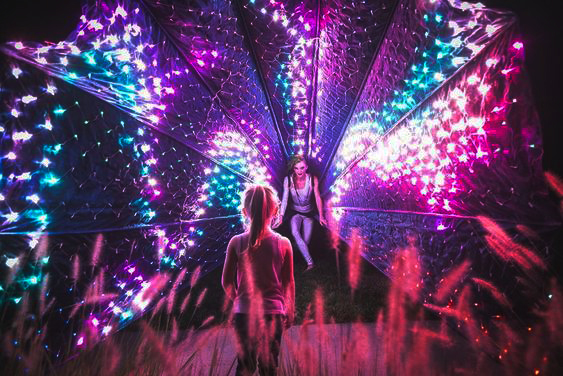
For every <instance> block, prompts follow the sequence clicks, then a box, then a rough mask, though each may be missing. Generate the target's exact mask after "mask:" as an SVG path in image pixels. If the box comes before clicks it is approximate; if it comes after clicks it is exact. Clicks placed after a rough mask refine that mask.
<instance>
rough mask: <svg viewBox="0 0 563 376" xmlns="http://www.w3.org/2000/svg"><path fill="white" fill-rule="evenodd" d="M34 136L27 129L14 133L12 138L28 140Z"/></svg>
mask: <svg viewBox="0 0 563 376" xmlns="http://www.w3.org/2000/svg"><path fill="white" fill-rule="evenodd" d="M32 136H33V135H32V134H31V133H28V132H27V131H23V132H14V134H13V135H12V140H14V141H27V140H29V139H30V138H31V137H32Z"/></svg>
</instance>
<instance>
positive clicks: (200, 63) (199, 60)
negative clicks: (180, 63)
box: [197, 59, 205, 67]
mask: <svg viewBox="0 0 563 376" xmlns="http://www.w3.org/2000/svg"><path fill="white" fill-rule="evenodd" d="M197 63H198V64H199V66H200V67H203V66H204V65H205V62H204V61H203V60H201V59H197Z"/></svg>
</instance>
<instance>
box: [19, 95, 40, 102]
mask: <svg viewBox="0 0 563 376" xmlns="http://www.w3.org/2000/svg"><path fill="white" fill-rule="evenodd" d="M36 100H37V97H34V96H33V95H26V96H25V97H23V98H22V102H23V103H25V104H28V103H31V102H34V101H36Z"/></svg>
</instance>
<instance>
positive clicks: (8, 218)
mask: <svg viewBox="0 0 563 376" xmlns="http://www.w3.org/2000/svg"><path fill="white" fill-rule="evenodd" d="M3 217H4V218H6V222H8V223H11V222H15V221H17V220H18V217H19V215H18V213H14V212H11V213H10V214H4V215H3Z"/></svg>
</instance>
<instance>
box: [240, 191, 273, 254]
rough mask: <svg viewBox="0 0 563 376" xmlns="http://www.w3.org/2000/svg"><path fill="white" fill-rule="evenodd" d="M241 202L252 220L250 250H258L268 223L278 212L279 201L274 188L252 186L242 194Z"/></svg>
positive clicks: (249, 239) (249, 240)
mask: <svg viewBox="0 0 563 376" xmlns="http://www.w3.org/2000/svg"><path fill="white" fill-rule="evenodd" d="M241 201H242V204H243V207H244V209H245V210H246V215H247V216H248V217H249V219H250V231H249V233H250V236H249V237H248V249H252V248H256V247H258V246H259V245H260V241H261V240H262V235H263V234H264V231H265V230H266V226H267V225H268V223H266V221H267V220H268V219H269V218H271V217H272V216H273V215H275V213H276V212H277V210H278V206H279V200H278V197H277V195H276V193H274V190H273V189H272V188H270V187H268V186H264V185H251V186H249V187H247V188H246V190H245V191H244V193H243V194H242V200H241Z"/></svg>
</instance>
